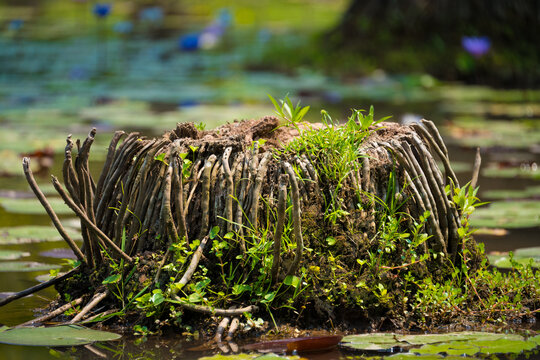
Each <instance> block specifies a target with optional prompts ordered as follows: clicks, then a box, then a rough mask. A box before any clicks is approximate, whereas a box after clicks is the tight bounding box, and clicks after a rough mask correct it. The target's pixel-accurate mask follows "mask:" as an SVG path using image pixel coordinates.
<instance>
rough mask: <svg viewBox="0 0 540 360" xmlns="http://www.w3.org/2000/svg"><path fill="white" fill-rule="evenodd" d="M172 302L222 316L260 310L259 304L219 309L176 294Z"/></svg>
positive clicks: (190, 308) (195, 310)
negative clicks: (195, 302)
mask: <svg viewBox="0 0 540 360" xmlns="http://www.w3.org/2000/svg"><path fill="white" fill-rule="evenodd" d="M169 301H170V300H169ZM172 302H173V303H175V304H178V305H179V306H180V307H182V308H184V309H186V310H190V311H194V312H198V313H202V314H210V315H222V316H228V315H242V314H244V313H252V312H255V311H257V310H258V308H257V306H255V305H249V306H246V307H243V308H235V309H218V308H213V307H210V306H204V305H194V304H190V303H187V302H185V301H184V300H182V299H180V298H179V297H178V295H174V301H172Z"/></svg>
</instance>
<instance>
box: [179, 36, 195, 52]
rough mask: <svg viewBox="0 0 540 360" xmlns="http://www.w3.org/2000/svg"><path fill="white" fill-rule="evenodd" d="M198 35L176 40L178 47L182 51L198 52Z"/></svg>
mask: <svg viewBox="0 0 540 360" xmlns="http://www.w3.org/2000/svg"><path fill="white" fill-rule="evenodd" d="M199 45H200V44H199V34H197V33H194V34H186V35H183V36H181V37H180V39H179V40H178V47H179V48H180V50H183V51H195V50H199Z"/></svg>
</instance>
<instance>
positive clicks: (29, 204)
mask: <svg viewBox="0 0 540 360" xmlns="http://www.w3.org/2000/svg"><path fill="white" fill-rule="evenodd" d="M47 200H48V201H49V204H51V207H52V209H53V210H54V212H55V213H56V215H72V214H73V211H71V209H70V208H69V207H68V206H67V205H66V204H65V203H64V200H62V199H60V198H48V199H47ZM0 206H2V207H3V208H4V210H6V211H7V212H10V213H14V214H36V215H42V214H43V215H46V214H47V212H46V211H45V209H44V208H43V206H42V205H41V203H40V202H39V200H38V199H34V198H30V199H12V198H0Z"/></svg>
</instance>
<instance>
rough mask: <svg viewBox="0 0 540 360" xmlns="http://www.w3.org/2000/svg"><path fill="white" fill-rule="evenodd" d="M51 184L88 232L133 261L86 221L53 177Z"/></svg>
mask: <svg viewBox="0 0 540 360" xmlns="http://www.w3.org/2000/svg"><path fill="white" fill-rule="evenodd" d="M52 182H53V186H54V188H55V189H56V191H57V192H58V194H60V196H61V197H62V199H63V200H64V202H65V203H66V204H67V206H69V208H70V209H71V210H73V211H74V212H75V214H76V215H77V216H78V217H79V219H81V222H82V223H84V224H85V225H86V226H87V227H88V229H89V230H90V231H92V232H94V233H95V234H96V235H97V236H99V237H100V238H101V239H102V240H103V241H104V242H105V243H106V244H107V245H108V246H109V247H110V248H111V249H112V250H114V252H115V253H116V254H118V255H119V256H120V257H122V258H124V259H125V260H126V261H127V262H129V263H132V262H133V259H132V258H131V257H129V256H128V255H127V254H126V253H125V252H123V251H122V249H120V248H119V247H118V246H116V244H115V243H114V242H113V241H112V240H111V239H109V237H108V236H107V235H105V234H104V233H103V231H101V230H100V229H99V228H98V227H97V226H96V224H94V223H93V222H91V221H90V219H88V217H87V216H86V214H85V213H84V211H83V210H82V209H81V208H79V207H78V206H77V205H75V203H74V202H73V200H71V199H70V198H69V196H68V195H67V194H66V192H65V191H64V189H63V188H62V185H61V184H60V182H59V181H58V179H57V178H56V177H55V176H53V177H52Z"/></svg>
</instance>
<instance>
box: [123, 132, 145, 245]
mask: <svg viewBox="0 0 540 360" xmlns="http://www.w3.org/2000/svg"><path fill="white" fill-rule="evenodd" d="M149 144H154V141H150V142H149ZM147 150H148V148H146V147H144V148H142V149H141V150H139V152H138V153H137V155H136V158H137V160H136V162H135V163H133V164H132V166H131V169H130V170H129V173H128V175H127V180H126V182H125V184H123V186H122V192H123V194H122V200H121V204H120V210H118V214H117V216H116V221H115V223H114V227H115V229H114V234H115V235H114V241H115V242H116V244H117V245H118V244H120V243H121V240H122V232H123V231H124V230H125V227H124V226H125V221H127V216H129V212H128V209H129V205H130V202H131V199H130V198H136V196H135V194H136V193H137V191H138V190H139V189H138V188H137V185H138V183H136V181H137V179H139V181H140V176H139V175H140V174H141V172H142V169H143V166H144V164H145V162H146V159H147V158H146V156H144V157H143V155H144V153H145V152H146V151H147ZM141 162H142V165H141V166H140V167H139V163H141ZM132 189H134V190H133V191H132ZM133 201H135V199H133Z"/></svg>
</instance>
